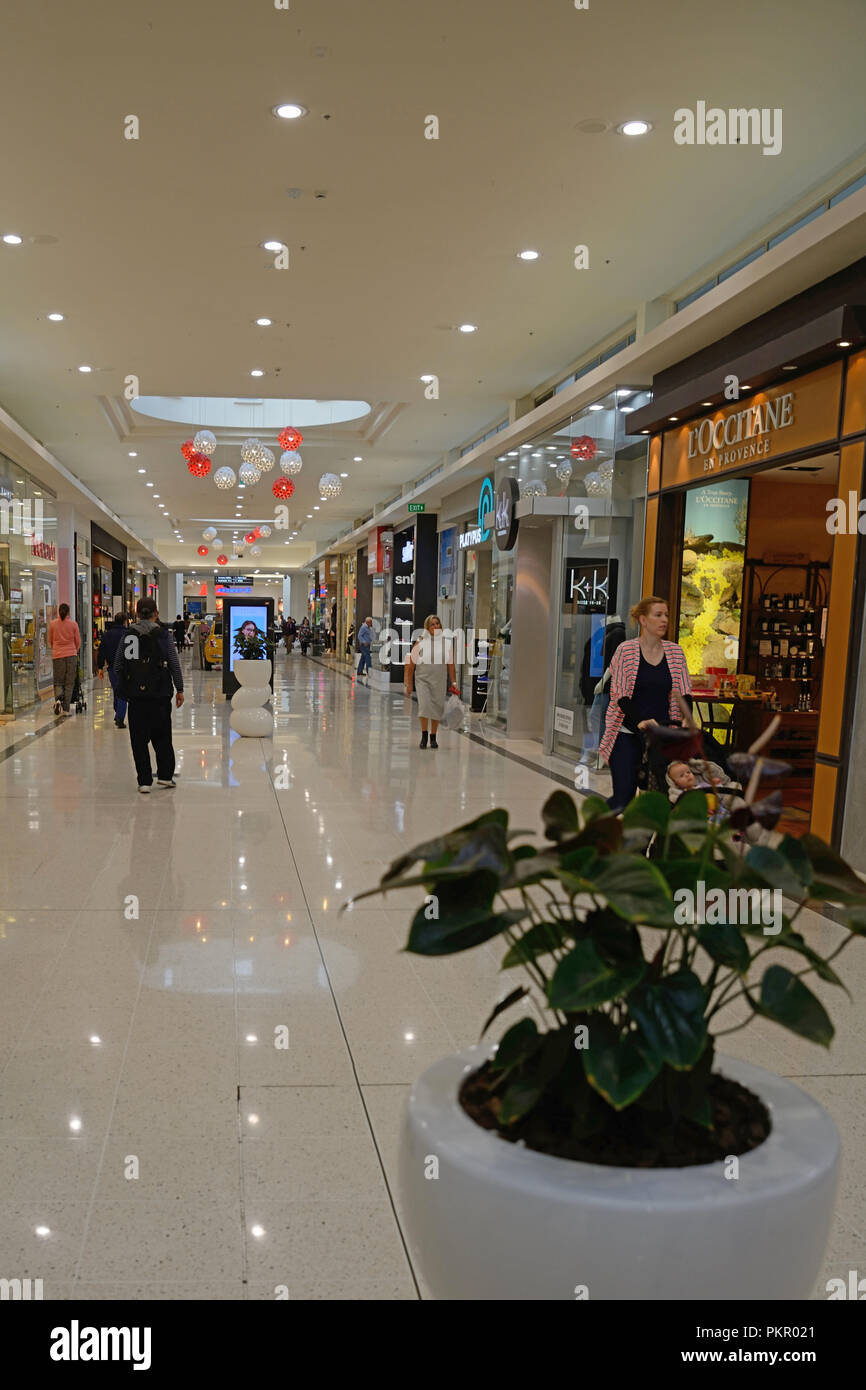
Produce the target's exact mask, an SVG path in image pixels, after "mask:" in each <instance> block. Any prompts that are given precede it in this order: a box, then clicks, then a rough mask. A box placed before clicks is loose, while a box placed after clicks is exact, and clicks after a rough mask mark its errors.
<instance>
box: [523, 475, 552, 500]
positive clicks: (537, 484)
mask: <svg viewBox="0 0 866 1390" xmlns="http://www.w3.org/2000/svg"><path fill="white" fill-rule="evenodd" d="M520 495H521V497H546V496H547V483H543V482H542V481H541V479H540V478H530V480H529V482H528V483H524V485H523V486H522V487H521V489H520Z"/></svg>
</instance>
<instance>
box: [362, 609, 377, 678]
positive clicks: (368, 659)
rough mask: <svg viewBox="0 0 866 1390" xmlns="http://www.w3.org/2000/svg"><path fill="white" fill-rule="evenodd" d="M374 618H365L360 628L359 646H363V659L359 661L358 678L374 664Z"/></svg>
mask: <svg viewBox="0 0 866 1390" xmlns="http://www.w3.org/2000/svg"><path fill="white" fill-rule="evenodd" d="M374 636H375V633H374V632H373V619H372V618H365V619H364V621H363V623H362V624H361V626H360V628H359V629H358V646H359V647H360V648H361V660H360V661H359V662H358V680H360V679H361V677H362V676H364V675H365V674H366V672H367V671H369V669H370V667H371V666H372V664H373V658H372V656H371V654H370V648H371V647H372V645H373V638H374Z"/></svg>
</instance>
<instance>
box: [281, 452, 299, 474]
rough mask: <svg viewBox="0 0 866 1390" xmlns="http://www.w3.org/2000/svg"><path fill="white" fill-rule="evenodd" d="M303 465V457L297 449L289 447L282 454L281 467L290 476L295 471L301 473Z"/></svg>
mask: <svg viewBox="0 0 866 1390" xmlns="http://www.w3.org/2000/svg"><path fill="white" fill-rule="evenodd" d="M303 466H304V463H303V459H302V458H301V456H300V454H299V453H298V452H297V450H296V449H287V450H286V452H285V453H284V454H281V455H280V467H281V468H282V470H283V472H284V473H285V474H286V477H288V478H290V477H291V476H292V474H294V473H300V471H301V469H302V468H303Z"/></svg>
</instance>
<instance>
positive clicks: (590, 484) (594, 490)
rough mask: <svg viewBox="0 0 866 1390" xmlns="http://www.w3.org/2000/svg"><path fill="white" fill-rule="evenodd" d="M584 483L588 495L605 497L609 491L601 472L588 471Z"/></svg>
mask: <svg viewBox="0 0 866 1390" xmlns="http://www.w3.org/2000/svg"><path fill="white" fill-rule="evenodd" d="M583 485H584V487H585V488H586V495H587V497H604V496H605V495H606V493H607V488H606V487H605V485H604V480H603V479H602V477H601V474H600V473H596V472H592V473H587V475H586V477H585V478H584V480H583Z"/></svg>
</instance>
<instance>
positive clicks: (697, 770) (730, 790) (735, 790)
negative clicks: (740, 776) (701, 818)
mask: <svg viewBox="0 0 866 1390" xmlns="http://www.w3.org/2000/svg"><path fill="white" fill-rule="evenodd" d="M707 774H709V780H708V775H707ZM666 781H667V786H668V798H669V800H670V801H671V802H676V801H679V799H680V797H681V796H684V795H685V793H686V792H690V791H695V790H697V791H707V792H709V793H710V794H711V795H710V796H709V797H708V798H707V800H708V802H709V819H710V820H711V821H716V822H720V821H724V820H727V818H728V816H729V815H730V814H731V812H732V811H737V810H739V808H740V807H741V806H745V804H746V803H745V801H744V799H743V788H742V787H741V786H740V784H739V782H734V781H732V780H731V778H730V777H729V776H728V774H727V773H726V772H725V770H724V768H721V767H719V764H718V763H710V762H705V761H704V760H703V759H702V758H691V759H690V760H689V761H688V762H672V763H670V764H669V765H668V770H667V775H666ZM743 835H744V836H745V838H746V840H748V842H749V844H752V845H758V844H767V843H768V841H769V835H768V833H767V831H766V830H764V829H763V828H762V827H761V826H760V825H759V824H758V823H757V821H755V822H753V824H752V825H750V826H748V827H747V829H746V830H745V831H744V832H742V835H741V834H740V832H739V831H737V832H735V835H734V838H735V839H742V838H743Z"/></svg>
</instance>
